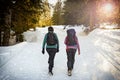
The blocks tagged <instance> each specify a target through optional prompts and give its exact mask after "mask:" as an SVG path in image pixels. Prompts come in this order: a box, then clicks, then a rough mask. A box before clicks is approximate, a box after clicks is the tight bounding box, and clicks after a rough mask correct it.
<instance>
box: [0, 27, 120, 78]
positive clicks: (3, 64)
mask: <svg viewBox="0 0 120 80" xmlns="http://www.w3.org/2000/svg"><path fill="white" fill-rule="evenodd" d="M63 28H64V27H63V26H54V29H55V30H54V31H55V32H56V33H57V35H58V38H59V42H60V51H59V53H57V54H56V57H55V65H54V69H53V73H54V75H53V76H50V75H48V63H47V62H48V54H47V52H46V53H45V54H44V55H43V54H42V53H41V50H42V41H43V38H44V35H45V34H46V33H47V28H37V30H36V31H27V32H25V33H24V35H25V38H24V40H25V42H22V43H19V44H17V45H14V46H9V47H0V80H120V63H119V62H120V38H119V36H120V34H119V33H120V31H119V30H113V31H112V30H101V29H96V30H94V31H92V32H91V33H90V34H89V35H86V36H85V35H84V34H83V27H80V26H79V27H74V29H75V30H76V32H77V36H78V39H79V43H80V49H81V55H78V53H76V56H75V64H74V70H73V73H72V76H71V77H69V76H67V64H66V63H67V56H66V51H65V45H64V39H65V36H66V29H63Z"/></svg>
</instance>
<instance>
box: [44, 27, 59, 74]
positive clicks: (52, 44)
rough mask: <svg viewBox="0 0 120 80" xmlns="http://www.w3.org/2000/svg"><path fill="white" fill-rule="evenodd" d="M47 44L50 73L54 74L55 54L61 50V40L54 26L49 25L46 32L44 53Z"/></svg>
mask: <svg viewBox="0 0 120 80" xmlns="http://www.w3.org/2000/svg"><path fill="white" fill-rule="evenodd" d="M45 45H46V51H47V53H48V55H49V59H48V64H49V67H48V69H49V74H51V75H53V72H52V69H53V67H54V58H55V54H56V53H57V52H59V41H58V37H57V35H56V33H54V29H53V27H48V33H46V35H45V37H44V41H43V45H42V53H43V54H44V53H45Z"/></svg>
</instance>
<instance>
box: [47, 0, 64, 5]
mask: <svg viewBox="0 0 120 80" xmlns="http://www.w3.org/2000/svg"><path fill="white" fill-rule="evenodd" d="M57 1H58V0H48V2H49V3H50V4H53V5H55V4H56V3H57ZM61 1H65V0H61Z"/></svg>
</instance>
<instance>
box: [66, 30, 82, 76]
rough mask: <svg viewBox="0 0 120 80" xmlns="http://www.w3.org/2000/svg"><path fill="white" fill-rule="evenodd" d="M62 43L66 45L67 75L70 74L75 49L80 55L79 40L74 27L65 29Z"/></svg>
mask: <svg viewBox="0 0 120 80" xmlns="http://www.w3.org/2000/svg"><path fill="white" fill-rule="evenodd" d="M64 43H65V45H66V53H67V67H68V76H71V75H72V70H73V67H74V62H75V53H76V50H77V49H78V55H80V47H79V42H78V38H77V36H76V32H75V30H74V29H68V30H67V36H66V38H65V41H64Z"/></svg>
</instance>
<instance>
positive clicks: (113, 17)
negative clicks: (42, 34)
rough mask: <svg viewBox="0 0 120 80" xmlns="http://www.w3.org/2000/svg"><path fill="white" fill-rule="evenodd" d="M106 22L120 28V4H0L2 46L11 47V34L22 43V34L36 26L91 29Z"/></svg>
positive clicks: (41, 0)
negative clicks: (68, 26) (69, 26)
mask: <svg viewBox="0 0 120 80" xmlns="http://www.w3.org/2000/svg"><path fill="white" fill-rule="evenodd" d="M106 4H108V6H106V7H105V5H106ZM51 9H53V12H51ZM105 22H106V23H111V24H118V25H119V24H120V0H65V1H64V2H63V1H61V0H57V3H56V5H52V4H50V3H48V0H0V46H8V45H9V38H10V36H11V31H13V32H14V34H12V35H16V38H18V39H16V42H22V41H23V40H22V35H21V34H22V33H23V32H25V31H27V30H29V29H30V28H33V29H34V30H35V27H36V26H37V27H45V26H52V25H82V24H83V25H85V26H86V27H90V29H92V27H93V26H95V25H98V24H100V23H105Z"/></svg>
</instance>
